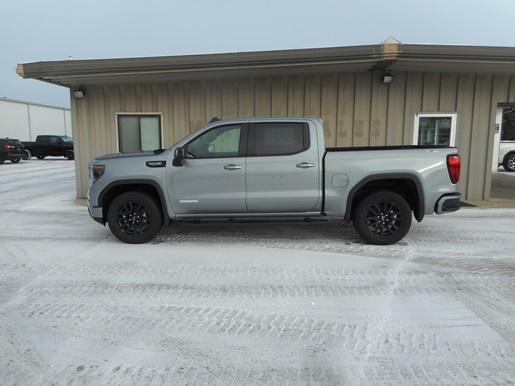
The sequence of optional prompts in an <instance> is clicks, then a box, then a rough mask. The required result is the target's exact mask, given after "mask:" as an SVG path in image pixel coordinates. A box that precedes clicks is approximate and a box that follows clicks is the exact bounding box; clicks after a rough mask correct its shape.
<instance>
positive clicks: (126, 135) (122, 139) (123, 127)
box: [118, 116, 141, 153]
mask: <svg viewBox="0 0 515 386" xmlns="http://www.w3.org/2000/svg"><path fill="white" fill-rule="evenodd" d="M118 140H119V143H120V153H134V152H138V151H141V147H140V138H139V118H138V117H135V116H119V117H118Z"/></svg>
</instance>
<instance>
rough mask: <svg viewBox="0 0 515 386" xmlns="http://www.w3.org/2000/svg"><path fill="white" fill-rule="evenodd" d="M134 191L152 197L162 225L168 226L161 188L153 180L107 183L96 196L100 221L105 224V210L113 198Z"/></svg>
mask: <svg viewBox="0 0 515 386" xmlns="http://www.w3.org/2000/svg"><path fill="white" fill-rule="evenodd" d="M130 191H136V192H144V193H148V194H150V195H151V196H153V197H154V198H155V199H156V201H157V203H158V205H159V207H160V209H161V214H162V217H163V225H168V224H169V222H170V219H169V217H168V210H167V208H166V199H165V195H164V193H163V190H162V189H161V186H159V184H158V183H157V182H155V181H153V180H146V179H138V180H118V181H113V182H111V183H109V184H108V185H107V186H106V187H105V188H104V189H102V191H101V192H100V193H99V195H98V203H97V204H98V206H100V207H102V221H103V222H104V224H105V223H106V218H107V210H108V208H109V205H110V204H111V202H112V201H113V200H114V199H115V197H117V196H119V195H120V194H122V193H125V192H130Z"/></svg>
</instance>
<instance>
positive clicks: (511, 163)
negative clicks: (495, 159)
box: [502, 153, 515, 172]
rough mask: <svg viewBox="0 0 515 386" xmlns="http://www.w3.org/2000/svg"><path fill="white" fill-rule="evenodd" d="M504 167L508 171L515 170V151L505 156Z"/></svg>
mask: <svg viewBox="0 0 515 386" xmlns="http://www.w3.org/2000/svg"><path fill="white" fill-rule="evenodd" d="M502 167H503V168H504V170H506V171H507V172H515V153H511V154H508V155H507V156H506V157H504V162H503V163H502Z"/></svg>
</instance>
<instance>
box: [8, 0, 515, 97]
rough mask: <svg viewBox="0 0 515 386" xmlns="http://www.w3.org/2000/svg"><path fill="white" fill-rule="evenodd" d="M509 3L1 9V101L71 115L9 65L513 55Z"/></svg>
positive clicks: (97, 1)
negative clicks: (379, 52) (474, 50)
mask: <svg viewBox="0 0 515 386" xmlns="http://www.w3.org/2000/svg"><path fill="white" fill-rule="evenodd" d="M514 14H515V1H513V0H498V1H495V2H492V1H487V0H483V1H479V0H424V1H419V0H389V1H384V0H357V1H346V0H339V1H336V0H311V1H309V0H307V1H306V0H275V1H271V0H259V1H257V0H256V1H245V0H212V1H207V0H199V1H195V0H181V1H179V0H168V1H166V0H162V1H157V0H144V1H129V0H125V1H122V0H81V1H76V0H65V1H61V0H60V1H57V0H55V1H52V0H46V1H45V0H23V1H20V0H15V1H8V0H0V97H8V98H15V99H22V100H28V101H34V102H40V103H47V104H55V105H61V106H69V97H68V90H67V89H65V88H63V87H58V86H53V85H50V84H45V83H43V82H39V81H35V80H22V79H21V78H19V77H18V75H16V72H15V68H16V64H17V63H21V62H31V61H39V60H62V59H67V58H68V57H72V58H73V59H86V58H113V57H129V56H155V55H177V54H191V53H209V52H228V51H253V50H272V49H287V48H304V47H329V46H346V45H359V44H376V43H380V42H381V41H382V40H384V39H385V38H386V37H388V36H393V37H395V38H397V39H399V40H400V41H401V42H405V43H439V44H471V45H496V46H515V23H514V22H513V20H514V19H513V15H514Z"/></svg>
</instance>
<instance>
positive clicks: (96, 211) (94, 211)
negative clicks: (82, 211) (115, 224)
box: [88, 200, 105, 225]
mask: <svg viewBox="0 0 515 386" xmlns="http://www.w3.org/2000/svg"><path fill="white" fill-rule="evenodd" d="M88 212H89V215H90V216H91V218H92V219H93V220H95V221H96V222H98V223H99V224H102V225H105V222H104V215H103V213H102V207H99V206H92V205H91V201H89V200H88Z"/></svg>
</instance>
